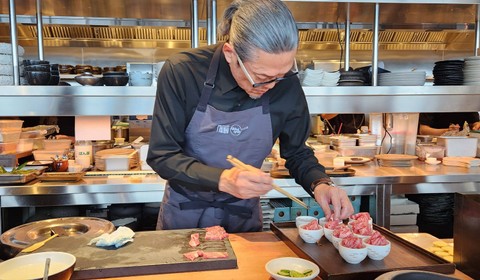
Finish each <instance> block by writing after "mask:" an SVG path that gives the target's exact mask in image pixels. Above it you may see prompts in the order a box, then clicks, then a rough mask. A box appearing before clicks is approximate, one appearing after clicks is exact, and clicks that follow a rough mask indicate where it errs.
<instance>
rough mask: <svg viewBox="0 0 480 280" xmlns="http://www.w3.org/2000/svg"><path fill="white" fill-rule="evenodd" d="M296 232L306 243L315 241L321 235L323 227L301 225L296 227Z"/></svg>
mask: <svg viewBox="0 0 480 280" xmlns="http://www.w3.org/2000/svg"><path fill="white" fill-rule="evenodd" d="M298 234H299V235H300V237H301V238H302V239H303V241H305V242H306V243H317V242H318V241H319V240H320V239H321V238H322V236H323V234H324V232H323V227H320V229H313V230H312V229H304V228H302V227H299V228H298Z"/></svg>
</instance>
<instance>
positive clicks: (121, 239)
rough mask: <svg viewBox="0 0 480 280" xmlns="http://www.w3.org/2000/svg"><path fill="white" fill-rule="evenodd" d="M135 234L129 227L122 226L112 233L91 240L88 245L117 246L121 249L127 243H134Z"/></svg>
mask: <svg viewBox="0 0 480 280" xmlns="http://www.w3.org/2000/svg"><path fill="white" fill-rule="evenodd" d="M134 235H135V232H133V230H131V229H130V228H128V227H124V226H120V227H118V229H117V230H116V231H114V232H112V233H104V234H102V235H100V236H98V237H95V238H93V239H92V240H90V242H89V243H88V245H92V244H95V245H96V246H97V247H105V246H115V248H119V247H121V246H123V245H124V244H125V243H127V242H133V236H134Z"/></svg>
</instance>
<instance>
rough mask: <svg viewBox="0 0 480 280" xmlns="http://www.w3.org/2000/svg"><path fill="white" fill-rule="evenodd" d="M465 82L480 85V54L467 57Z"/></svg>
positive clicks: (464, 70) (464, 72)
mask: <svg viewBox="0 0 480 280" xmlns="http://www.w3.org/2000/svg"><path fill="white" fill-rule="evenodd" d="M463 84H464V85H471V86H478V85H480V56H471V57H467V58H465V67H464V69H463Z"/></svg>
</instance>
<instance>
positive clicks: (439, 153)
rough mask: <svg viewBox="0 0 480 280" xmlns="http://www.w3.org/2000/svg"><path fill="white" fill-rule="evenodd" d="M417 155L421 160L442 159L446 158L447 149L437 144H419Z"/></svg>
mask: <svg viewBox="0 0 480 280" xmlns="http://www.w3.org/2000/svg"><path fill="white" fill-rule="evenodd" d="M415 154H416V155H417V156H418V159H419V160H425V159H426V158H427V154H429V156H428V157H432V158H436V159H442V158H443V157H444V156H445V147H444V146H440V145H435V144H417V145H416V147H415Z"/></svg>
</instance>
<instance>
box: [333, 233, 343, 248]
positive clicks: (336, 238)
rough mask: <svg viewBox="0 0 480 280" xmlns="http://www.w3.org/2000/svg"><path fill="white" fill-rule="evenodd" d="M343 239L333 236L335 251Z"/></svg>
mask: <svg viewBox="0 0 480 280" xmlns="http://www.w3.org/2000/svg"><path fill="white" fill-rule="evenodd" d="M342 239H343V238H340V237H336V236H335V235H333V234H332V244H333V247H335V249H337V250H338V244H340V242H341V241H342Z"/></svg>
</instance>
